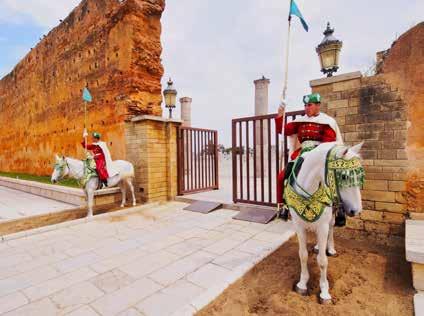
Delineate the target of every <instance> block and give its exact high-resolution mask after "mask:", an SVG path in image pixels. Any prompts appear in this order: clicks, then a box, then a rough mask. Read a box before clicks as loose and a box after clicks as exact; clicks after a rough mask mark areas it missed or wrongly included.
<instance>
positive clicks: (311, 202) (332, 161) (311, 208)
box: [284, 145, 365, 223]
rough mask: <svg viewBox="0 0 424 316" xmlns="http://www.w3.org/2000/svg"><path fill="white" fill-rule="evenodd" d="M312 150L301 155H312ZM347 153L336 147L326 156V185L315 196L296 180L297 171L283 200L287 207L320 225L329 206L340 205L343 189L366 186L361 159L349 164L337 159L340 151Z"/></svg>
mask: <svg viewBox="0 0 424 316" xmlns="http://www.w3.org/2000/svg"><path fill="white" fill-rule="evenodd" d="M312 149H313V148H306V149H305V150H303V151H302V153H304V152H306V151H310V150H312ZM342 149H346V147H345V146H340V145H335V146H334V147H333V148H331V149H330V150H329V151H328V152H327V156H326V162H325V176H324V179H325V183H324V184H322V183H320V185H319V187H318V189H317V190H316V191H315V192H314V193H312V194H311V193H309V192H307V191H306V190H305V189H303V188H302V187H301V186H300V185H299V184H298V183H297V179H296V175H295V173H294V172H293V171H294V170H296V169H297V168H296V167H294V168H293V169H292V170H293V171H292V173H291V174H290V176H289V179H288V181H287V183H286V186H285V189H284V199H285V201H286V205H287V207H290V208H291V209H293V210H294V211H295V212H296V213H297V214H298V215H299V216H300V217H301V218H302V219H303V220H305V221H307V222H310V223H313V222H315V221H317V220H318V219H319V218H320V217H321V215H322V214H323V212H324V209H325V208H326V207H328V206H332V205H333V204H334V202H336V204H338V205H341V204H342V200H341V196H340V192H339V191H340V188H348V187H357V186H362V185H363V183H364V176H365V171H364V168H363V167H362V165H361V161H360V159H359V158H358V157H354V158H352V159H349V160H345V159H342V158H337V157H336V154H337V152H339V150H342ZM300 157H301V155H299V157H298V158H297V159H296V161H295V166H296V165H297V164H299V161H300ZM291 183H294V184H295V185H296V186H297V187H298V188H300V189H301V190H302V191H303V194H304V195H301V194H299V193H297V192H296V191H295V190H294V188H293V186H292V184H291ZM305 196H306V197H305Z"/></svg>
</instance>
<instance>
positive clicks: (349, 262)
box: [197, 237, 414, 316]
mask: <svg viewBox="0 0 424 316" xmlns="http://www.w3.org/2000/svg"><path fill="white" fill-rule="evenodd" d="M309 240H310V241H311V242H310V244H309V247H310V248H311V247H312V240H313V239H312V238H309ZM336 247H337V250H338V252H339V256H338V257H334V258H329V282H330V293H331V294H332V296H333V301H334V302H333V303H334V304H333V305H330V306H323V305H320V304H319V303H318V294H319V268H318V266H317V264H316V255H311V254H310V255H309V262H308V265H309V269H310V270H309V271H310V274H311V278H310V280H309V286H310V295H309V296H307V297H302V296H299V295H298V294H296V293H295V292H293V291H292V287H293V285H294V284H295V283H296V282H297V281H298V277H299V274H300V265H299V257H298V246H297V239H296V238H292V239H291V240H290V241H288V242H287V243H286V244H285V245H283V246H282V247H281V248H280V249H278V250H277V251H276V252H274V253H273V254H272V255H271V256H269V257H268V258H266V259H265V260H264V261H262V262H261V263H260V264H259V265H257V266H256V267H255V268H254V269H253V270H252V271H250V272H249V273H248V274H247V275H246V276H244V277H243V278H242V279H241V280H239V281H238V282H236V283H235V284H233V285H232V286H230V287H229V288H228V289H227V290H226V291H225V292H224V293H223V294H222V295H221V296H220V297H218V298H217V299H216V300H215V301H214V302H212V303H211V304H209V305H208V306H207V307H205V308H204V309H203V310H202V311H200V312H199V313H198V314H197V315H198V316H206V315H208V316H210V315H231V316H236V315H261V316H263V315H308V316H312V315H325V316H329V315H355V316H359V315H402V316H403V315H413V294H414V291H413V288H412V284H411V283H412V278H411V271H410V267H409V264H407V263H406V261H405V259H404V250H403V249H393V248H388V247H384V246H380V245H378V246H377V245H375V244H373V243H372V242H369V241H368V242H358V241H352V240H349V239H346V238H342V237H337V240H336Z"/></svg>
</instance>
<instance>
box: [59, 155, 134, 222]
mask: <svg viewBox="0 0 424 316" xmlns="http://www.w3.org/2000/svg"><path fill="white" fill-rule="evenodd" d="M112 163H113V164H114V168H115V169H116V170H119V174H117V175H115V176H113V177H110V178H109V179H108V180H107V182H108V187H115V186H117V185H119V188H120V189H121V193H122V203H121V207H124V206H125V203H126V193H127V192H126V187H125V184H126V185H128V187H129V188H130V191H131V194H132V200H133V206H135V205H136V200H135V193H134V185H133V183H132V182H133V180H134V166H133V165H132V163H130V162H128V161H124V160H115V161H113V162H112ZM56 164H57V165H58V166H61V168H55V169H54V170H53V174H52V177H51V181H52V182H53V183H55V182H57V181H60V179H62V178H65V177H69V178H73V179H78V180H81V179H83V177H84V163H83V162H82V161H81V160H77V159H73V158H69V157H62V158H61V157H59V156H57V155H56ZM98 186H99V178H98V177H92V178H91V179H90V180H88V182H87V183H86V185H85V187H84V193H85V195H86V198H87V206H88V213H87V216H88V217H90V216H93V201H94V191H96V190H97V188H98Z"/></svg>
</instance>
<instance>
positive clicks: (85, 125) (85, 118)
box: [84, 100, 88, 156]
mask: <svg viewBox="0 0 424 316" xmlns="http://www.w3.org/2000/svg"><path fill="white" fill-rule="evenodd" d="M84 133H85V135H84V144H85V156H87V141H88V140H87V101H85V100H84Z"/></svg>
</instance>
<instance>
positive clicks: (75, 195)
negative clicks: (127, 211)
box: [0, 176, 121, 206]
mask: <svg viewBox="0 0 424 316" xmlns="http://www.w3.org/2000/svg"><path fill="white" fill-rule="evenodd" d="M0 185H1V186H4V187H7V188H10V189H14V190H19V191H22V192H26V193H30V194H34V195H38V196H42V197H45V198H48V199H52V200H56V201H60V202H64V203H68V204H72V205H77V206H84V205H85V204H86V201H85V194H84V191H83V190H82V189H81V188H70V187H64V186H60V185H53V184H47V183H41V182H36V181H29V180H21V179H14V178H8V177H1V176H0ZM120 192H121V191H120V189H119V188H117V187H116V188H107V189H102V190H97V191H96V192H94V196H95V197H100V196H105V195H115V194H117V193H120Z"/></svg>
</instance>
